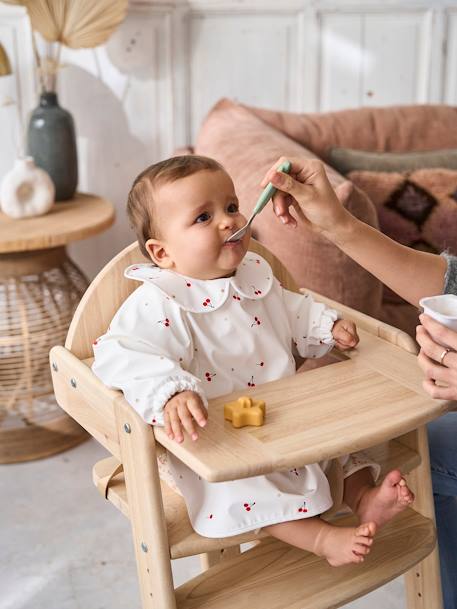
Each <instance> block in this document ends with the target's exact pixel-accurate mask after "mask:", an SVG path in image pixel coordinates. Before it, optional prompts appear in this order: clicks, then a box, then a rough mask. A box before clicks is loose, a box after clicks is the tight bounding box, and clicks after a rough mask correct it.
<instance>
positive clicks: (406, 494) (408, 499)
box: [399, 485, 414, 505]
mask: <svg viewBox="0 0 457 609" xmlns="http://www.w3.org/2000/svg"><path fill="white" fill-rule="evenodd" d="M399 501H400V503H402V504H404V505H409V504H410V503H412V502H413V501H414V493H413V492H412V491H411V490H410V489H409V488H408V487H407V486H406V485H405V486H400V487H399Z"/></svg>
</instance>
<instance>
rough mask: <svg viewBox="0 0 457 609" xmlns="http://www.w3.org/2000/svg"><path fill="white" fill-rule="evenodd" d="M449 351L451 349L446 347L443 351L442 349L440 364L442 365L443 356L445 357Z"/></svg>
mask: <svg viewBox="0 0 457 609" xmlns="http://www.w3.org/2000/svg"><path fill="white" fill-rule="evenodd" d="M449 351H452V349H448V348H447V347H446V349H444V351H443V352H442V353H441V355H440V364H441V365H442V366H444V364H443V361H444V358H445V357H446V355H447V354H448V353H449Z"/></svg>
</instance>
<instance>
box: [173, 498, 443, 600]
mask: <svg viewBox="0 0 457 609" xmlns="http://www.w3.org/2000/svg"><path fill="white" fill-rule="evenodd" d="M339 522H340V523H341V524H343V523H345V524H348V523H349V522H351V521H350V519H349V518H347V519H341V521H339ZM434 545H435V530H434V525H433V523H432V522H431V521H430V520H429V519H427V518H425V517H424V516H422V515H420V514H418V513H417V512H415V511H414V510H412V509H407V510H405V511H404V512H403V513H402V514H400V515H399V516H398V517H397V518H396V519H395V520H394V521H393V522H391V523H390V524H389V525H388V526H386V527H385V528H384V529H382V530H381V531H380V533H379V534H378V535H377V536H376V540H375V543H374V545H373V549H372V551H371V553H370V555H369V556H368V557H367V558H366V559H365V562H364V563H363V564H361V565H346V566H344V567H331V566H330V565H329V564H328V563H327V561H325V560H323V559H322V558H319V557H317V556H315V555H313V554H310V553H308V552H304V551H302V550H298V549H297V548H293V547H291V546H288V545H286V544H284V543H282V542H280V541H278V540H275V539H273V538H268V539H266V540H264V541H262V542H261V543H259V544H258V545H257V546H255V547H254V548H252V549H250V550H248V551H246V552H243V553H242V554H241V555H240V556H238V557H236V558H233V559H231V560H226V561H222V562H221V563H220V564H218V565H216V566H214V567H211V568H210V569H208V570H207V571H205V572H203V573H202V574H201V575H199V576H197V577H195V578H194V579H192V580H191V581H189V582H186V583H185V584H183V585H182V586H180V587H179V588H178V589H177V590H176V601H177V607H178V609H233V608H234V607H236V609H257V608H258V609H328V607H340V606H341V605H344V604H346V603H349V602H350V601H352V600H354V599H355V598H358V597H359V596H362V595H363V594H366V593H368V592H370V591H371V590H373V589H374V588H376V587H378V586H379V585H382V584H384V583H387V582H388V581H390V580H391V579H393V578H395V577H397V576H398V575H401V574H402V573H404V572H405V571H407V570H408V569H410V568H411V567H413V566H414V565H415V564H416V563H418V562H419V561H421V560H422V559H423V558H425V556H427V555H428V554H429V553H430V552H431V551H432V549H433V547H434Z"/></svg>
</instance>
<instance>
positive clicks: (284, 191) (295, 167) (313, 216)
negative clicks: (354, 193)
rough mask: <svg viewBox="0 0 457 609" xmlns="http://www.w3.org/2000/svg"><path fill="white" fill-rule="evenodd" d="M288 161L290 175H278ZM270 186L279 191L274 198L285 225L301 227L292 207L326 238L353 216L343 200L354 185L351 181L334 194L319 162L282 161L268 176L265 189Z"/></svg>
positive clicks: (280, 217)
mask: <svg viewBox="0 0 457 609" xmlns="http://www.w3.org/2000/svg"><path fill="white" fill-rule="evenodd" d="M286 160H289V161H290V162H291V170H290V173H289V174H287V173H283V172H278V171H276V168H277V167H278V166H279V165H280V164H281V163H283V162H284V161H286ZM268 182H271V183H272V184H273V185H274V186H276V188H277V189H278V191H277V192H276V194H275V195H274V197H273V208H274V211H275V214H276V215H277V216H278V218H279V219H280V220H281V222H282V223H283V224H289V225H291V226H296V225H297V221H296V219H295V218H294V216H292V214H291V213H290V210H289V208H290V207H293V208H294V210H295V212H296V214H297V216H298V218H299V219H300V220H301V221H303V222H304V223H306V224H307V225H308V226H309V227H310V228H311V229H312V230H314V231H316V232H319V233H324V234H325V233H326V232H332V231H333V230H334V229H335V227H337V226H339V225H341V223H344V222H345V221H346V220H347V219H348V216H350V214H349V213H348V212H347V211H346V210H345V209H344V207H343V206H342V204H341V202H340V200H339V198H341V199H346V198H347V196H348V195H349V194H350V191H351V190H352V184H351V182H349V181H348V180H347V181H345V182H343V183H342V184H341V185H340V186H339V187H337V189H336V191H335V190H333V188H332V186H331V184H330V182H329V180H328V178H327V174H326V172H325V168H324V165H323V163H322V162H321V161H319V160H317V159H303V158H289V159H286V157H281V158H280V159H279V160H278V161H277V162H276V163H275V164H274V165H273V167H272V168H271V169H269V170H268V172H267V173H266V174H265V177H264V178H263V180H262V183H261V185H262V186H265V185H266V184H267V183H268ZM338 197H339V198H338Z"/></svg>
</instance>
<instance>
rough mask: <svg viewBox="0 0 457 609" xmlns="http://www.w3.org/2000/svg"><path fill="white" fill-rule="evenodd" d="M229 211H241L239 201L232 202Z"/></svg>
mask: <svg viewBox="0 0 457 609" xmlns="http://www.w3.org/2000/svg"><path fill="white" fill-rule="evenodd" d="M227 211H228V212H229V214H237V213H238V211H239V205H238V203H230V204H229V206H228V207H227Z"/></svg>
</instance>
